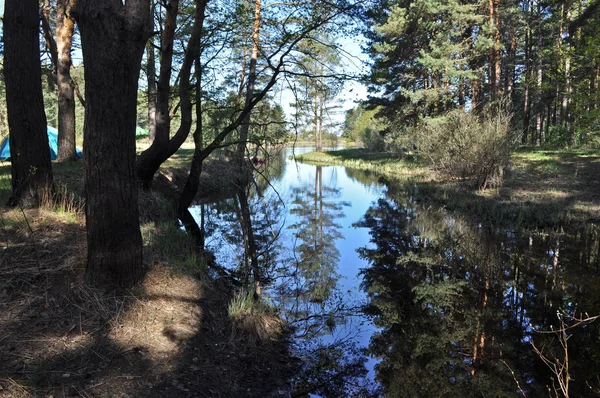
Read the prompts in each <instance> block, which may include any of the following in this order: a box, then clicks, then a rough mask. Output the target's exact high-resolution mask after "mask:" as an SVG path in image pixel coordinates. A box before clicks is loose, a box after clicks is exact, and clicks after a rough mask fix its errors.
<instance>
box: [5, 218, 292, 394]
mask: <svg viewBox="0 0 600 398" xmlns="http://www.w3.org/2000/svg"><path fill="white" fill-rule="evenodd" d="M9 213H10V214H9ZM25 215H26V216H27V219H28V223H26V222H25V219H24V217H22V216H20V215H19V213H18V212H17V211H16V210H12V211H9V210H7V209H3V216H2V219H3V221H4V222H3V224H2V225H3V226H2V229H1V230H0V243H1V244H2V254H1V257H0V275H1V276H2V278H0V280H1V282H0V314H1V315H0V336H1V337H0V357H2V358H3V361H0V396H7V397H30V396H34V397H38V396H39V397H47V396H67V397H70V396H82V397H96V396H98V397H100V396H102V397H104V396H118V397H165V396H169V397H196V396H222V397H229V396H231V397H233V396H277V394H278V392H279V391H282V394H284V393H283V391H286V388H287V385H288V380H289V378H290V377H291V376H292V374H293V373H294V372H295V370H296V368H297V364H296V363H295V362H293V361H290V360H289V354H288V351H287V347H288V345H287V343H286V341H285V333H283V332H282V333H278V334H274V335H271V336H266V337H265V338H263V339H256V338H250V337H251V333H252V332H251V331H248V333H244V332H243V331H242V332H240V330H239V329H237V330H236V329H235V327H234V325H233V322H232V320H231V319H230V318H229V316H228V314H227V305H228V302H229V300H230V298H231V297H230V294H231V289H230V288H229V287H228V286H227V284H226V283H224V282H218V281H217V282H214V281H208V280H204V281H200V280H199V279H197V278H194V277H191V276H189V275H184V274H181V273H180V272H178V271H174V270H172V269H169V268H168V267H167V266H166V265H164V264H152V267H150V266H149V268H150V269H149V272H148V274H147V276H146V278H145V280H144V281H143V282H142V283H141V284H140V285H139V286H137V287H135V288H132V289H129V290H123V289H120V290H119V289H106V288H93V287H89V286H87V285H85V283H84V280H83V279H84V266H85V258H86V248H85V228H84V225H83V220H82V216H81V215H80V216H78V218H76V219H74V220H73V219H71V218H68V217H64V216H60V215H57V214H56V213H54V212H45V211H43V210H39V211H38V210H34V211H27V212H26V213H25ZM27 224H29V225H30V227H28V226H27ZM152 250H153V248H152V247H151V246H150V247H145V256H146V260H145V261H146V262H147V263H148V264H150V263H152V259H153V257H152Z"/></svg>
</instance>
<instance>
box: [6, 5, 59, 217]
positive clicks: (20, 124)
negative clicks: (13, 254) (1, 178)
mask: <svg viewBox="0 0 600 398" xmlns="http://www.w3.org/2000/svg"><path fill="white" fill-rule="evenodd" d="M39 22H40V20H39V4H38V1H37V0H6V2H5V10H4V78H5V83H6V106H7V110H8V125H9V129H10V148H11V165H12V167H11V173H12V196H11V198H10V199H9V204H10V205H19V206H23V207H36V206H38V205H39V204H40V202H41V201H43V200H45V199H48V198H50V197H51V196H52V187H53V179H52V164H51V162H50V147H49V145H48V135H47V131H46V129H47V126H46V114H45V112H44V101H43V98H42V74H41V64H40V54H39V35H38V31H39Z"/></svg>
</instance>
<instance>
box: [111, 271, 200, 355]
mask: <svg viewBox="0 0 600 398" xmlns="http://www.w3.org/2000/svg"><path fill="white" fill-rule="evenodd" d="M142 288H143V295H142V296H140V297H136V299H137V300H136V302H135V303H134V304H133V305H132V306H131V307H130V308H129V309H128V310H127V311H126V312H125V313H124V314H122V316H120V317H119V318H118V319H117V322H115V324H114V325H113V327H112V329H111V331H110V333H109V336H110V338H111V339H112V340H113V341H114V342H115V343H117V344H119V345H120V346H121V347H123V349H124V350H137V351H139V352H140V355H142V356H147V359H150V360H151V361H153V362H156V363H157V364H158V363H159V362H160V363H163V362H164V361H165V360H168V359H173V358H175V357H176V356H177V355H178V354H179V353H180V351H181V348H182V347H183V345H184V344H185V343H186V342H187V341H188V340H189V339H191V338H192V337H193V336H194V335H195V334H196V333H197V332H198V329H199V326H200V323H201V320H202V311H201V309H200V304H199V300H200V299H201V298H202V288H201V286H200V282H199V281H197V280H194V279H193V278H192V277H188V276H181V275H174V274H172V273H170V272H169V271H168V270H167V269H165V268H162V267H155V268H154V269H153V270H152V271H150V273H149V274H148V276H147V277H146V279H145V281H144V282H143V286H142Z"/></svg>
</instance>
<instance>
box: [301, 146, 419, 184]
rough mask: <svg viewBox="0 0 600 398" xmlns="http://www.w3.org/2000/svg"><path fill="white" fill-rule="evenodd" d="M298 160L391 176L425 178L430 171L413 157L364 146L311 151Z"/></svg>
mask: <svg viewBox="0 0 600 398" xmlns="http://www.w3.org/2000/svg"><path fill="white" fill-rule="evenodd" d="M296 160H298V161H299V162H306V163H309V164H314V165H340V166H345V167H351V168H356V169H361V170H369V171H373V172H376V173H378V174H381V175H384V176H387V177H391V178H401V177H422V178H424V177H425V176H426V175H427V174H428V173H429V169H428V168H427V167H426V166H424V165H422V164H420V163H419V162H416V161H414V160H412V159H411V158H408V157H400V156H397V155H395V154H392V153H389V152H383V153H379V152H369V151H367V150H366V149H364V148H352V149H341V150H339V151H323V152H309V153H306V154H302V155H298V156H296Z"/></svg>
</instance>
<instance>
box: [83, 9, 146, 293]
mask: <svg viewBox="0 0 600 398" xmlns="http://www.w3.org/2000/svg"><path fill="white" fill-rule="evenodd" d="M149 1H150V0H137V1H136V0H130V1H127V2H126V3H125V4H122V2H121V1H118V0H110V1H103V2H99V1H95V0H80V1H79V2H78V4H77V6H76V8H75V11H76V12H75V17H76V19H77V23H78V25H79V29H80V31H81V44H82V50H83V61H84V64H85V81H86V105H87V106H86V112H85V131H84V139H85V146H84V159H85V192H86V229H87V244H88V258H87V269H86V279H87V281H88V282H89V283H94V284H97V283H111V284H112V283H114V284H117V285H120V286H129V285H132V284H134V283H136V282H138V281H139V280H140V279H141V278H142V276H143V272H142V238H141V234H140V224H139V209H138V189H137V183H136V176H135V128H136V108H137V91H138V78H139V73H140V66H141V62H142V54H143V52H144V46H145V44H146V42H147V40H148V38H149V36H150V33H151V26H152V25H151V16H150V3H149Z"/></svg>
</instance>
